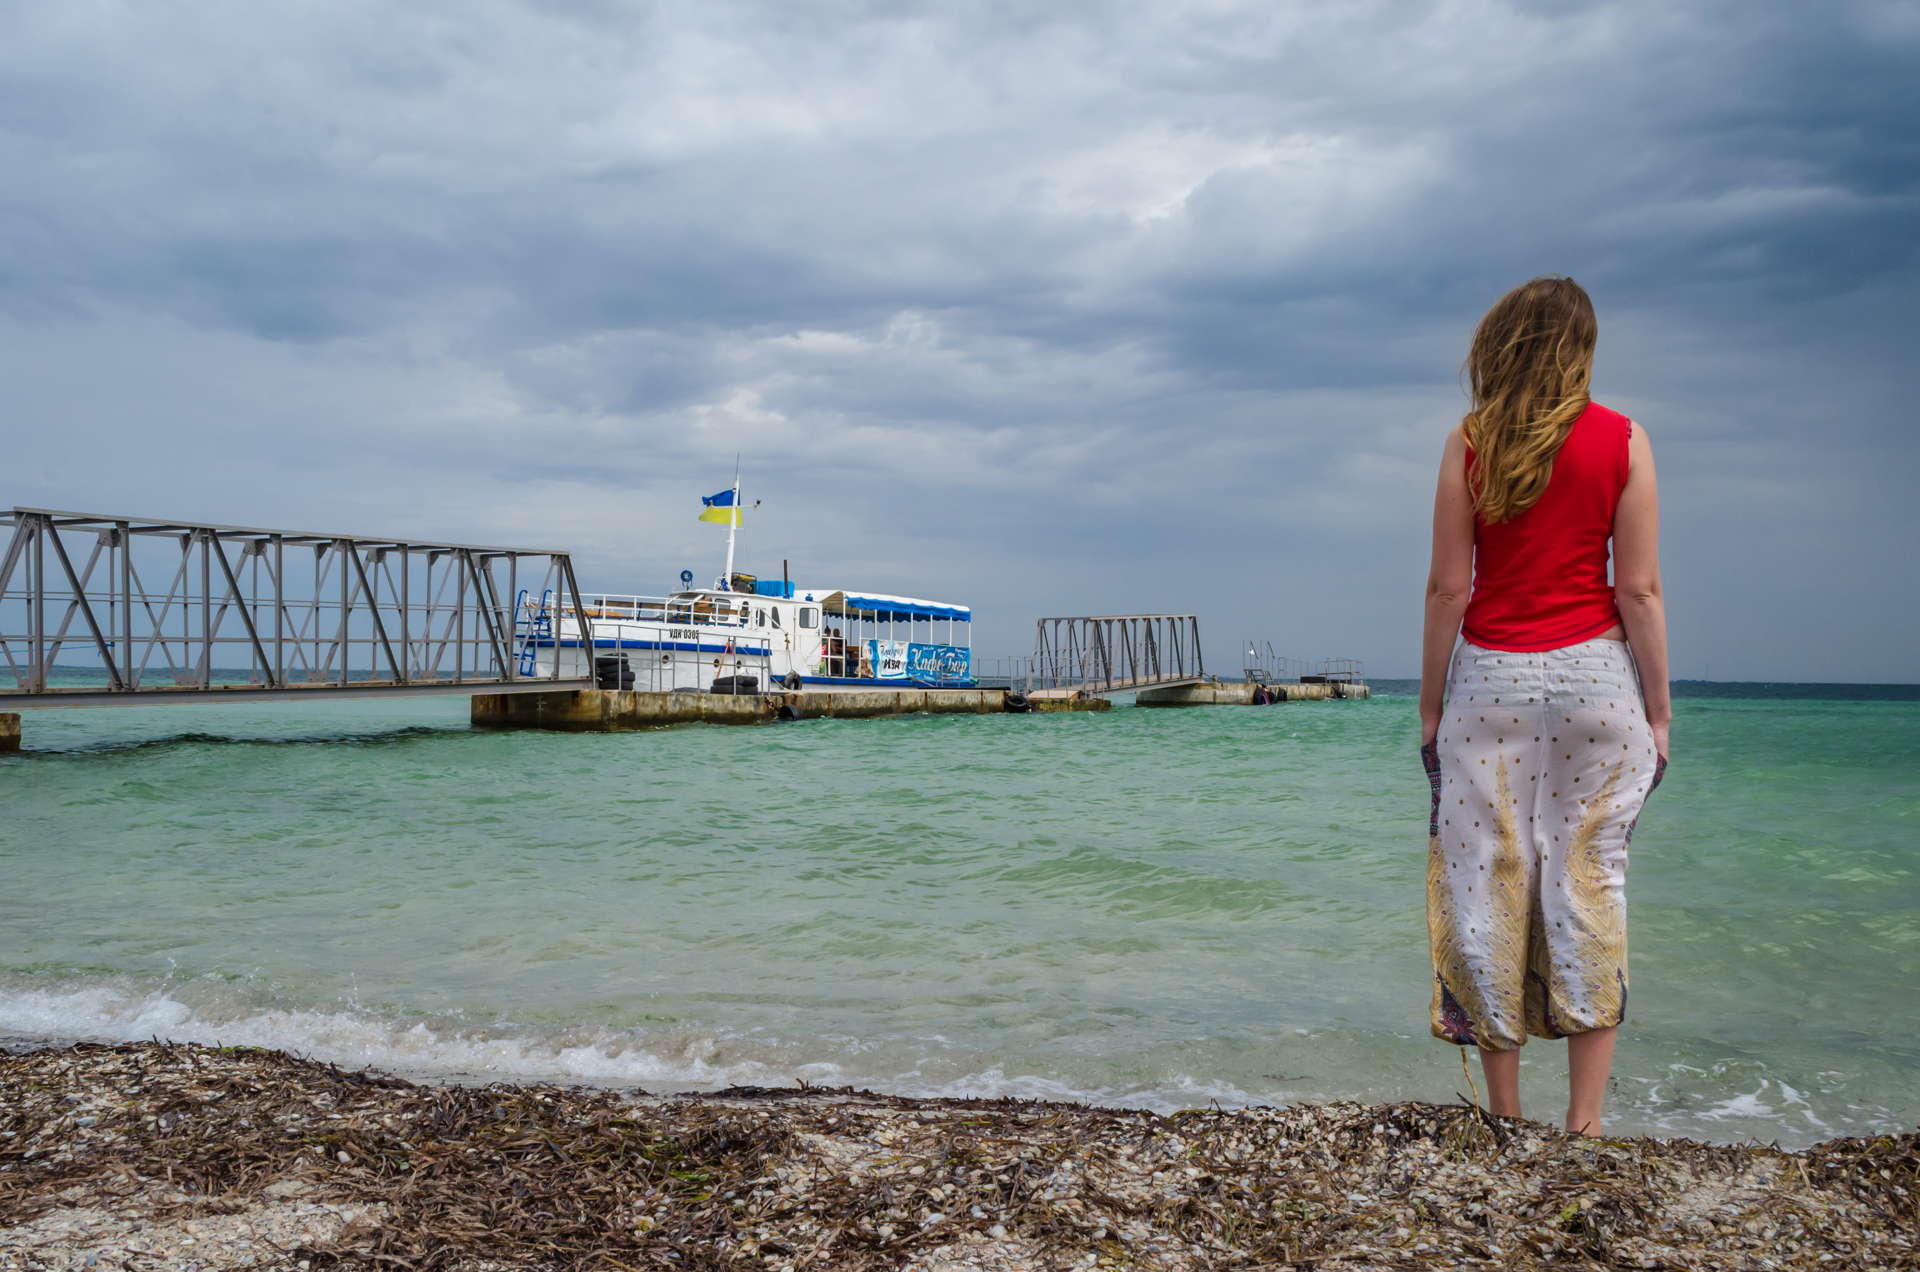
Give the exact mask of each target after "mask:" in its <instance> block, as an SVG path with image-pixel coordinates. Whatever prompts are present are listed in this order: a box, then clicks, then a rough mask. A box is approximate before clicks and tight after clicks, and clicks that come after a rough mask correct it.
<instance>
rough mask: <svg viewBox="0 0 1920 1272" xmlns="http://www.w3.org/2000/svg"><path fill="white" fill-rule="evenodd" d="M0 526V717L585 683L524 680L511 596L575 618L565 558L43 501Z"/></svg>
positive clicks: (575, 595) (578, 610)
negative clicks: (0, 542)
mask: <svg viewBox="0 0 1920 1272" xmlns="http://www.w3.org/2000/svg"><path fill="white" fill-rule="evenodd" d="M0 530H5V531H6V532H7V535H6V539H5V548H4V551H3V552H0V709H11V708H18V707H23V706H34V707H47V706H89V705H116V704H128V703H140V702H154V701H221V700H226V701H233V700H240V699H261V698H304V697H311V696H313V695H316V694H321V695H326V694H332V695H340V694H353V695H367V694H391V693H474V692H489V693H498V692H515V691H521V690H526V691H539V690H557V689H579V688H588V687H591V684H592V681H591V680H588V679H581V678H578V677H564V676H561V675H559V674H558V666H557V664H556V665H555V667H554V668H553V670H552V672H551V673H550V674H549V675H547V676H546V677H544V678H541V677H534V676H529V675H525V674H523V673H522V671H521V667H522V665H523V664H522V661H521V654H522V653H523V652H524V651H523V649H522V648H520V647H519V646H518V643H517V642H518V641H520V640H521V639H523V638H522V637H521V636H520V635H519V630H518V629H519V626H520V625H519V624H518V623H517V622H516V619H517V617H518V615H517V614H516V609H517V607H518V602H517V599H516V598H518V597H520V596H522V595H525V594H526V593H527V591H528V590H529V589H531V590H532V592H533V593H534V594H536V595H546V596H548V597H549V598H567V599H565V600H564V602H560V601H556V602H555V607H556V609H558V610H563V611H564V612H566V613H567V614H568V615H570V616H581V615H583V611H584V607H583V606H582V605H581V604H580V588H579V584H578V583H577V582H576V581H575V579H574V575H573V562H572V560H571V558H570V557H569V556H568V555H567V554H566V553H565V552H557V551H551V550H547V549H530V548H502V547H483V546H478V545H474V544H462V543H426V542H420V541H417V540H413V539H406V538H392V537H386V536H369V535H353V534H316V533H308V532H303V531H289V530H266V529H257V528H250V527H242V526H222V525H209V524H202V523H196V522H189V521H163V520H156V519H153V518H146V517H127V516H118V515H113V514H97V513H77V512H56V511H52V510H49V509H45V508H15V509H13V510H12V512H11V513H0ZM581 621H590V620H584V619H582V620H581ZM63 655H65V657H66V658H67V660H68V663H67V665H64V666H63V665H61V659H62V656H63Z"/></svg>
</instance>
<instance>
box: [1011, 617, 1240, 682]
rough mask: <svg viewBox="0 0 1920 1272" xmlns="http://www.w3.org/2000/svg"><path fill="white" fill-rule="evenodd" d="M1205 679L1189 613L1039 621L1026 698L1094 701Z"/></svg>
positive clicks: (1196, 632) (1195, 623)
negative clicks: (1110, 696)
mask: <svg viewBox="0 0 1920 1272" xmlns="http://www.w3.org/2000/svg"><path fill="white" fill-rule="evenodd" d="M1206 679H1207V668H1206V662H1205V660H1204V659H1203V658H1202V657H1201V655H1200V620H1199V618H1197V617H1196V616H1194V615H1192V614H1107V615H1097V616H1090V617H1080V618H1043V619H1041V620H1040V621H1039V622H1038V623H1037V624H1036V625H1035V628H1034V636H1033V662H1032V663H1031V664H1030V666H1029V668H1028V674H1027V695H1028V696H1029V697H1032V698H1094V697H1106V696H1108V695H1110V694H1116V693H1131V692H1132V691H1134V690H1136V689H1158V688H1164V687H1170V686H1173V685H1194V684H1199V683H1201V682H1202V681H1204V680H1206Z"/></svg>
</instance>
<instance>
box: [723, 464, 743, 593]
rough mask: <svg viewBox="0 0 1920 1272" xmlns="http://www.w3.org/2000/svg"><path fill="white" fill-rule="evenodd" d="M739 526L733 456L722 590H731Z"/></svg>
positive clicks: (736, 469) (736, 471) (737, 475)
mask: <svg viewBox="0 0 1920 1272" xmlns="http://www.w3.org/2000/svg"><path fill="white" fill-rule="evenodd" d="M739 527H740V457H739V456H738V455H735V456H734V457H733V514H732V515H731V516H729V517H728V518H727V572H726V573H725V574H722V575H721V576H720V588H721V590H722V591H726V592H731V591H732V590H733V536H734V532H735V531H736V530H738V529H739Z"/></svg>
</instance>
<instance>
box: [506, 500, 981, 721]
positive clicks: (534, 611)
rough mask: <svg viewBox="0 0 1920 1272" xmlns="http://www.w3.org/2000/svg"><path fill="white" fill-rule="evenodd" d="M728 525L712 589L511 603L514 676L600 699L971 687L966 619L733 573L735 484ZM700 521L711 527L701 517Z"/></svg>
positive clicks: (689, 578)
mask: <svg viewBox="0 0 1920 1272" xmlns="http://www.w3.org/2000/svg"><path fill="white" fill-rule="evenodd" d="M704 502H706V503H708V504H710V505H717V506H719V507H721V508H723V509H725V510H727V511H729V512H730V513H731V514H732V515H731V516H730V518H729V519H728V520H727V521H726V523H725V524H726V525H727V559H726V566H725V568H724V569H723V570H722V572H721V573H720V575H719V576H718V577H717V578H715V579H714V581H713V584H712V585H711V586H708V587H695V586H693V581H694V576H693V572H692V571H691V570H682V571H681V572H680V584H681V587H680V590H679V591H675V592H671V593H668V594H667V595H665V596H638V595H627V594H615V593H606V592H590V593H582V594H581V596H580V597H579V604H578V605H577V606H573V605H563V604H561V603H559V601H558V600H556V598H555V596H554V594H553V592H552V591H550V590H549V591H546V592H544V593H542V594H541V595H539V596H538V597H535V596H533V595H531V594H530V593H527V592H522V593H521V595H520V596H519V597H518V598H516V604H515V630H514V639H515V648H516V653H517V655H518V667H517V670H518V673H519V674H520V675H522V676H530V677H539V676H552V675H554V674H555V667H556V664H557V665H558V674H559V675H560V676H561V677H582V678H584V677H588V676H591V677H593V678H594V680H595V682H596V683H597V684H598V685H600V687H601V688H604V689H639V690H646V691H650V692H660V693H668V692H716V693H758V692H766V691H777V690H789V691H809V690H831V689H840V688H848V687H867V688H889V689H901V688H942V689H945V688H973V687H975V686H976V685H977V683H978V682H977V681H976V680H975V678H974V674H973V610H972V609H971V608H970V607H968V606H966V605H960V604H955V603H953V602H948V601H933V600H924V599H921V598H919V597H913V596H897V595H893V594H890V593H884V592H875V591H867V590H862V589H857V588H842V587H831V588H829V587H815V588H802V587H799V586H797V585H796V584H795V583H794V582H793V581H792V580H791V579H789V578H786V577H784V573H785V572H784V570H783V577H781V578H779V579H770V578H760V577H758V576H756V575H752V574H746V573H741V572H737V571H735V570H734V568H733V557H734V531H735V528H736V527H737V526H738V525H739V524H740V518H739V515H738V509H739V507H740V503H739V478H738V476H736V477H735V479H734V486H733V488H732V490H731V491H723V492H721V494H720V495H715V496H711V497H709V498H708V499H707V500H705V501H704ZM703 519H705V520H716V519H717V518H714V517H712V516H711V515H710V514H703Z"/></svg>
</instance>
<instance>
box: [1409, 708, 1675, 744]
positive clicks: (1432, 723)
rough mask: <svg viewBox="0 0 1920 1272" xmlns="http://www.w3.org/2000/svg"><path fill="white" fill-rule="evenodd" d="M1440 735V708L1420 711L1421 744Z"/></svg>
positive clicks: (1431, 741)
mask: <svg viewBox="0 0 1920 1272" xmlns="http://www.w3.org/2000/svg"><path fill="white" fill-rule="evenodd" d="M1439 736H1440V712H1439V711H1438V710H1435V711H1434V712H1432V713H1431V714H1429V713H1427V712H1425V711H1422V712H1421V713H1420V745H1421V746H1432V745H1433V740H1434V739H1435V738H1437V737H1439ZM1661 754H1662V755H1665V754H1666V752H1665V751H1662V752H1661Z"/></svg>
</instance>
